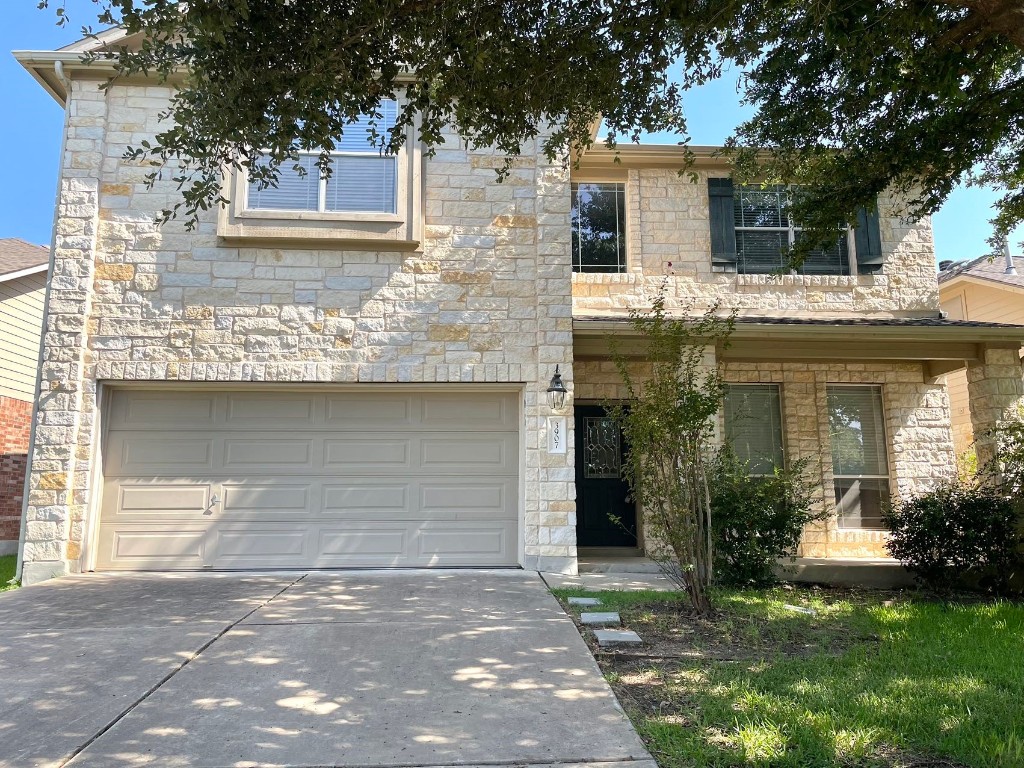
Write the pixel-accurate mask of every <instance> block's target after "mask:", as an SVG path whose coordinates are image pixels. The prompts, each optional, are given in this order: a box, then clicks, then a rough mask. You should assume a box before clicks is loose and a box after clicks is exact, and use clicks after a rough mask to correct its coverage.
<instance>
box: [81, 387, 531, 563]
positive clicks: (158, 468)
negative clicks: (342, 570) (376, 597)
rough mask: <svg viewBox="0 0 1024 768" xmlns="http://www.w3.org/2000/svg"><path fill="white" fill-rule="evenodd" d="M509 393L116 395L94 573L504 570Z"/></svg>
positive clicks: (511, 525) (513, 549)
mask: <svg viewBox="0 0 1024 768" xmlns="http://www.w3.org/2000/svg"><path fill="white" fill-rule="evenodd" d="M517 413H518V409H517V407H516V395H515V394H514V393H510V392H486V391H480V390H465V391H463V392H458V391H446V392H445V393H443V394H442V393H425V392H422V391H421V392H418V393H411V392H410V393H406V392H404V391H397V390H387V391H384V392H368V391H363V390H360V391H348V392H324V391H304V392H299V391H294V390H292V391H268V390H257V391H251V392H243V391H233V392H227V391H216V390H178V391H175V390H118V391H115V392H114V393H113V397H112V400H111V402H110V407H109V409H108V414H107V417H106V419H107V435H106V441H105V449H104V456H103V464H104V489H103V502H102V512H101V516H100V531H99V552H98V557H97V567H99V568H101V569H147V568H151V569H166V568H186V569H187V568H290V567H300V568H301V567H342V566H374V567H386V566H455V565H513V564H515V563H516V561H517V551H518V542H517V531H518V528H517V519H518V513H517V509H518V503H517V492H518V465H519V449H518V429H517V424H518V416H517Z"/></svg>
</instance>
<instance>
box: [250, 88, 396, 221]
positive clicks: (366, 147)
mask: <svg viewBox="0 0 1024 768" xmlns="http://www.w3.org/2000/svg"><path fill="white" fill-rule="evenodd" d="M380 113H381V116H380V117H379V118H373V117H370V116H368V115H363V116H361V117H360V118H359V119H358V120H356V121H355V122H353V123H351V124H350V125H349V127H348V128H347V129H346V130H345V133H344V135H343V136H342V137H341V138H340V139H339V140H338V142H337V143H336V144H335V147H334V149H333V150H332V151H331V176H330V178H329V179H328V178H322V177H321V174H320V169H319V167H318V166H317V158H318V156H319V152H304V153H301V154H300V155H299V158H298V160H297V161H296V162H286V163H284V164H282V166H281V168H280V171H279V176H278V183H277V186H276V187H267V188H266V189H260V188H259V184H256V183H250V184H249V185H248V201H247V207H248V208H249V209H250V210H275V211H318V212H324V211H331V212H335V211H338V212H351V213H395V212H396V211H397V206H398V200H397V195H398V160H397V158H396V157H394V156H390V155H384V154H382V153H381V151H380V148H379V147H376V146H374V145H373V144H372V143H370V141H369V137H370V131H371V130H372V129H373V128H376V131H377V133H378V134H379V135H386V134H387V132H388V131H389V130H390V129H391V128H392V126H394V124H395V119H396V117H397V114H398V105H397V103H396V102H394V101H384V102H381V105H380ZM300 169H301V170H300Z"/></svg>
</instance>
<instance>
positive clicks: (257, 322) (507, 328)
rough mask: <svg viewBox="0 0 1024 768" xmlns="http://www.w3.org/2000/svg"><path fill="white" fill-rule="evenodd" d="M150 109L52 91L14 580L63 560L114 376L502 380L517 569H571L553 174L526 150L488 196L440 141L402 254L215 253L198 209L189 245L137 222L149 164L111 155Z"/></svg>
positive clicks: (566, 235)
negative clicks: (50, 196)
mask: <svg viewBox="0 0 1024 768" xmlns="http://www.w3.org/2000/svg"><path fill="white" fill-rule="evenodd" d="M168 96H169V91H168V90H166V89H164V88H157V87H145V88H143V87H141V86H130V85H126V86H116V87H113V88H111V89H109V90H108V91H106V92H102V91H100V90H99V89H98V88H97V87H96V84H95V83H88V82H82V81H76V82H74V83H72V88H71V97H70V104H69V108H68V117H67V120H68V126H67V128H68V130H67V140H66V143H65V146H64V149H63V155H62V168H61V179H60V199H59V211H58V220H57V228H56V234H55V238H56V240H55V245H56V263H55V268H54V273H53V288H52V294H51V301H50V308H49V315H48V317H47V321H46V332H45V340H44V345H45V346H44V369H43V377H42V379H43V388H44V391H43V393H42V395H41V397H40V400H39V412H38V417H37V418H38V426H37V430H36V445H35V452H34V454H33V457H32V466H31V469H30V473H31V491H30V497H29V506H28V510H27V519H28V524H27V537H26V540H25V543H24V547H23V558H24V563H25V570H24V576H25V580H26V582H31V581H34V580H39V579H42V578H47V577H49V576H51V575H54V574H60V573H64V572H67V571H69V570H76V569H78V568H80V567H82V565H83V559H82V554H83V545H84V544H86V542H87V541H88V540H89V536H90V535H91V534H90V532H91V531H92V529H93V527H94V525H93V523H94V521H93V520H92V514H93V510H95V509H97V492H98V488H99V487H100V486H99V468H98V466H97V462H96V461H95V457H96V456H97V448H98V441H99V440H100V430H99V429H97V427H98V426H99V425H100V424H101V415H102V414H101V412H100V409H99V407H98V402H97V400H98V398H97V392H98V385H99V384H100V383H101V382H124V381H132V382H154V381H155V382H163V381H180V382H197V381H207V382H209V381H214V382H248V381H252V382H335V383H339V384H343V383H355V382H396V383H419V382H450V383H475V384H480V383H487V382H493V383H503V384H505V383H509V382H513V383H517V384H518V385H520V386H521V388H522V391H523V393H524V401H525V411H524V412H525V423H524V425H523V442H524V443H525V449H524V452H525V466H524V469H523V472H524V474H525V491H524V499H523V501H522V507H523V513H522V514H523V524H524V525H523V535H524V537H525V549H524V555H523V565H525V566H527V567H534V568H542V569H553V570H571V569H573V568H575V555H576V549H575V506H574V486H573V477H574V474H573V461H574V457H573V451H572V449H571V447H570V449H569V451H568V453H567V454H564V455H558V456H554V455H549V454H548V453H547V452H546V451H544V450H542V449H541V448H542V447H543V446H546V436H545V434H544V428H545V417H546V416H547V415H548V409H547V406H546V403H545V402H544V395H543V389H544V386H545V385H546V382H547V380H548V379H549V378H550V376H551V373H552V372H553V369H554V366H555V364H560V365H561V366H562V368H561V370H562V373H563V376H564V378H565V380H566V382H567V383H568V384H569V385H570V386H571V384H572V376H573V374H572V327H571V323H572V320H571V302H570V295H571V283H570V262H569V242H570V231H569V215H568V214H569V205H570V199H569V184H568V174H567V171H566V170H565V169H563V168H562V167H560V166H558V165H552V164H549V163H548V162H547V161H546V160H544V158H543V155H541V154H539V153H536V152H532V151H529V149H528V150H527V151H526V152H525V153H524V156H523V157H522V159H521V160H519V161H518V162H517V165H516V167H515V169H514V170H513V171H512V173H511V175H510V177H509V178H508V179H507V180H506V181H505V182H504V183H501V184H499V183H496V182H495V172H494V168H495V167H496V166H497V165H498V164H499V163H500V158H497V157H495V156H494V155H492V154H491V153H489V152H468V151H466V150H465V149H464V148H463V147H462V145H461V144H460V142H459V140H458V137H456V136H454V135H449V136H447V137H446V139H447V141H448V144H446V146H445V147H443V148H441V150H440V151H439V152H438V153H437V156H436V157H435V158H433V159H430V160H427V161H425V167H424V208H425V210H424V212H423V215H424V217H425V218H424V222H423V223H424V227H423V230H424V242H423V244H422V247H421V249H420V250H418V251H415V252H404V253H403V252H388V251H374V250H361V251H351V250H335V249H327V248H324V247H323V246H320V245H318V246H315V247H314V246H310V247H309V248H302V247H289V248H280V247H258V246H259V244H256V246H257V247H225V246H223V245H222V244H221V243H219V242H218V239H217V222H216V213H215V212H211V213H210V215H208V216H204V217H203V218H202V220H201V221H200V223H199V225H198V227H197V228H196V229H195V231H191V232H190V231H187V230H186V228H185V227H184V226H183V225H182V223H181V222H177V221H175V222H171V223H169V224H167V225H165V226H163V227H162V228H161V227H158V226H157V225H156V224H154V223H153V219H154V215H155V214H156V213H157V212H159V211H160V210H161V209H162V208H164V207H167V206H168V205H169V204H170V203H173V201H174V200H175V199H176V198H175V195H176V192H175V189H174V185H173V183H172V182H171V181H170V177H171V176H172V175H173V174H172V173H171V172H168V171H165V172H164V177H165V179H166V180H164V181H160V182H158V183H157V185H156V187H155V188H153V189H147V187H146V185H145V181H144V177H145V175H146V173H147V172H148V170H149V169H148V168H147V167H145V166H142V165H140V164H137V163H133V162H129V161H126V160H124V159H123V154H124V151H125V149H126V148H127V147H128V146H129V145H138V144H139V143H140V142H141V141H142V140H143V139H147V138H151V137H152V136H153V134H154V133H155V132H157V131H158V130H159V124H158V122H157V115H158V112H159V110H160V109H161V107H162V106H164V105H165V104H166V101H167V98H168ZM569 422H570V424H571V419H570V420H569ZM570 429H571V427H570ZM567 438H568V440H567V442H568V445H569V446H572V445H573V440H572V435H571V434H569V435H567Z"/></svg>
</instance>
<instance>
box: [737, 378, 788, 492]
mask: <svg viewBox="0 0 1024 768" xmlns="http://www.w3.org/2000/svg"><path fill="white" fill-rule="evenodd" d="M723 383H724V385H725V388H726V391H725V397H728V392H729V389H730V388H731V387H751V388H753V387H764V388H768V389H774V390H775V393H776V402H777V403H778V405H779V456H780V458H781V459H782V463H781V464H779V465H777V468H778V469H785V468H786V465H787V463H788V461H789V454H788V452H787V451H786V411H785V404H784V401H783V397H784V393H783V387H782V385H781V384H780V383H778V382H775V381H726V382H723ZM725 397H723V402H722V406H723V407H722V437H723V438H724V439H725V441H726V442H727V443H728V442H730V441H729V435H728V427H729V422H728V409H727V407H726V405H725ZM740 458H741V459H742V457H740ZM746 461H747V464H748V466H749V464H750V460H749V459H746ZM773 466H776V465H774V464H773ZM750 476H751V477H771V475H770V474H769V473H765V472H751V473H750Z"/></svg>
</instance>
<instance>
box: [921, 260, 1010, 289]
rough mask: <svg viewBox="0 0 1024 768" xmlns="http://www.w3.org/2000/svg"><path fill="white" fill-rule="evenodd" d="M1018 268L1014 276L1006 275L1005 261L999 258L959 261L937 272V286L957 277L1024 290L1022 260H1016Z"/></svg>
mask: <svg viewBox="0 0 1024 768" xmlns="http://www.w3.org/2000/svg"><path fill="white" fill-rule="evenodd" d="M1018 263H1019V264H1020V266H1019V267H1018V269H1017V274H1016V275H1008V274H1006V261H1005V260H1004V259H1003V258H1002V257H1000V258H995V257H991V256H979V257H978V258H976V259H971V260H970V261H961V262H959V263H957V264H953V265H952V266H951V267H949V268H948V269H944V270H943V271H942V272H939V285H944V284H945V283H948V282H950V281H952V280H955V279H956V278H958V277H967V278H975V279H977V280H986V281H989V282H993V283H1001V284H1003V285H1010V286H1013V287H1014V288H1024V259H1018Z"/></svg>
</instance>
